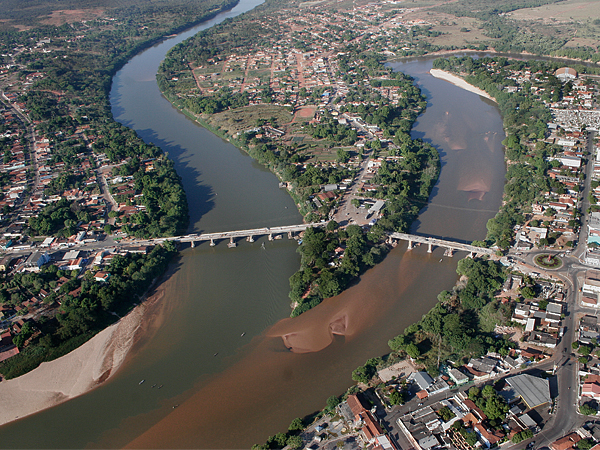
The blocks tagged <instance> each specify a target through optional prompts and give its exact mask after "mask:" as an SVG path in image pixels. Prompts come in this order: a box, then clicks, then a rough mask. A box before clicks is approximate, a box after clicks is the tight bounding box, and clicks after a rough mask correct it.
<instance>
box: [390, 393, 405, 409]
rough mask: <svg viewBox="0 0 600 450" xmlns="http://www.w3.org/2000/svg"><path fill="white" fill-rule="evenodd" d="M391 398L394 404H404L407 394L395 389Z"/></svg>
mask: <svg viewBox="0 0 600 450" xmlns="http://www.w3.org/2000/svg"><path fill="white" fill-rule="evenodd" d="M389 399H390V403H391V404H392V405H404V403H405V402H406V394H405V393H404V392H399V391H398V390H396V389H394V390H393V391H392V393H391V394H390V397H389Z"/></svg>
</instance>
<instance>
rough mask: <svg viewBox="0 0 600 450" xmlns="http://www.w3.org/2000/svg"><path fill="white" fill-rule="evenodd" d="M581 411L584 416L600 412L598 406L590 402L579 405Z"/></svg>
mask: <svg viewBox="0 0 600 450" xmlns="http://www.w3.org/2000/svg"><path fill="white" fill-rule="evenodd" d="M579 412H580V413H581V414H583V415H584V416H595V415H596V414H597V413H598V411H597V410H596V408H594V407H593V406H591V405H590V404H589V403H584V404H583V405H581V406H580V407H579Z"/></svg>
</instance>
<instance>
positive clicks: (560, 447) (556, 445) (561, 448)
mask: <svg viewBox="0 0 600 450" xmlns="http://www.w3.org/2000/svg"><path fill="white" fill-rule="evenodd" d="M580 440H581V436H579V435H578V434H577V433H571V434H568V435H566V436H564V437H562V438H560V439H558V440H556V441H554V442H553V443H552V444H550V448H551V449H552V450H569V449H572V448H573V446H574V445H575V444H577V443H578V442H579V441H580Z"/></svg>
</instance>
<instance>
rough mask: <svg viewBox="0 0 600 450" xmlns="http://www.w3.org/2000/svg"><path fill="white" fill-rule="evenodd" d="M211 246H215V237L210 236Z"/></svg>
mask: <svg viewBox="0 0 600 450" xmlns="http://www.w3.org/2000/svg"><path fill="white" fill-rule="evenodd" d="M210 246H211V247H214V246H215V240H214V239H213V238H210Z"/></svg>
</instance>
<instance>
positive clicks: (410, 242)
mask: <svg viewBox="0 0 600 450" xmlns="http://www.w3.org/2000/svg"><path fill="white" fill-rule="evenodd" d="M412 249H413V245H412V241H411V240H410V239H409V240H408V248H407V249H406V250H412Z"/></svg>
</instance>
